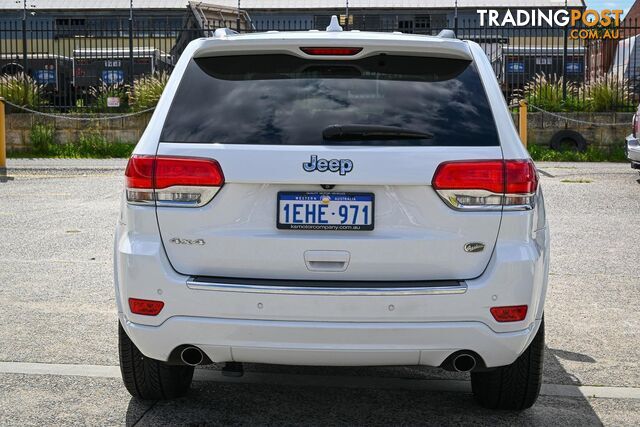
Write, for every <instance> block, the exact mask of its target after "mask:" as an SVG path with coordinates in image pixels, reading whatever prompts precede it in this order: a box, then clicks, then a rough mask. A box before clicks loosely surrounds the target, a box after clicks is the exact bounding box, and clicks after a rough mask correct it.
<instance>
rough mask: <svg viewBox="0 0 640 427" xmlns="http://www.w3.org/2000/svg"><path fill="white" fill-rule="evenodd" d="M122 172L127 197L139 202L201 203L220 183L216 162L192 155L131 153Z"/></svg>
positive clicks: (172, 204) (209, 197)
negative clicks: (125, 179)
mask: <svg viewBox="0 0 640 427" xmlns="http://www.w3.org/2000/svg"><path fill="white" fill-rule="evenodd" d="M125 176H126V178H127V184H126V192H127V201H128V202H129V203H132V204H139V205H148V204H156V205H157V206H180V207H198V206H203V205H205V204H207V203H209V201H210V200H211V199H213V196H215V195H216V193H217V192H218V190H219V189H220V187H222V185H223V184H224V175H223V173H222V169H221V168H220V165H219V164H218V162H216V161H215V160H213V159H203V158H194V157H172V156H139V155H134V156H132V157H131V158H130V159H129V163H128V164H127V169H126V171H125Z"/></svg>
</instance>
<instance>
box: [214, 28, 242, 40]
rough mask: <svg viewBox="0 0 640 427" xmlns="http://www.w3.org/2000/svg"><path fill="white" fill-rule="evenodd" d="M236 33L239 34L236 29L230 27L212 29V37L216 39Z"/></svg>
mask: <svg viewBox="0 0 640 427" xmlns="http://www.w3.org/2000/svg"><path fill="white" fill-rule="evenodd" d="M237 34H239V33H238V32H237V31H234V30H232V29H230V28H218V29H216V30H215V31H214V33H213V37H215V38H217V39H222V38H225V37H227V36H235V35H237Z"/></svg>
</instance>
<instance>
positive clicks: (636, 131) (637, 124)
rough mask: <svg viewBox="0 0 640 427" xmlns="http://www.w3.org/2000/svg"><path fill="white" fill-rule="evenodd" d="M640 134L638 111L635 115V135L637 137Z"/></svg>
mask: <svg viewBox="0 0 640 427" xmlns="http://www.w3.org/2000/svg"><path fill="white" fill-rule="evenodd" d="M638 135H640V120H638V113H636V114H634V115H633V137H634V138H637V137H638Z"/></svg>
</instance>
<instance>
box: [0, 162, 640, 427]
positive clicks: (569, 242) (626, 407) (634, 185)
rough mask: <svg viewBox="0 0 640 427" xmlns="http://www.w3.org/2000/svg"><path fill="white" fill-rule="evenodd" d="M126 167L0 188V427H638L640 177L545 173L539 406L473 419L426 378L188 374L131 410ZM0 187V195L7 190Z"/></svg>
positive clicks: (420, 370)
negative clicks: (119, 315) (123, 327)
mask: <svg viewBox="0 0 640 427" xmlns="http://www.w3.org/2000/svg"><path fill="white" fill-rule="evenodd" d="M124 165H125V163H124V161H121V160H105V161H99V160H16V159H12V160H10V161H9V170H8V174H7V175H8V177H7V178H2V177H1V176H0V425H2V426H4V425H20V426H23V425H88V424H90V425H114V424H115V425H121V424H127V425H134V424H135V425H191V426H200V425H216V424H225V425H226V424H230V425H245V424H250V425H265V424H269V425H294V424H304V425H319V424H323V425H325V424H330V425H352V424H357V425H390V424H393V425H396V424H403V425H420V424H422V425H450V424H454V425H461V424H476V425H512V424H531V425H542V424H544V425H550V424H553V425H557V424H564V425H599V424H605V425H616V426H617V425H640V363H639V362H638V360H640V344H639V343H640V313H639V308H640V304H639V303H638V292H639V291H640V261H639V260H640V244H639V242H640V226H639V225H638V222H637V220H636V219H637V218H638V213H640V175H638V173H637V172H635V171H632V170H631V169H630V168H629V166H628V165H627V164H611V163H601V164H584V163H583V164H579V163H540V164H539V165H538V167H539V169H540V170H541V171H542V185H543V188H544V193H545V197H546V204H547V211H548V216H549V223H550V226H551V237H552V262H551V273H550V289H549V293H548V297H547V305H546V315H545V316H546V335H547V348H546V353H545V371H544V382H545V385H544V386H543V390H542V396H541V398H540V399H539V400H538V402H537V403H536V405H535V406H534V407H533V408H531V409H529V410H526V411H524V412H521V413H512V412H497V413H496V412H491V411H487V410H484V409H482V408H480V407H478V406H477V405H476V404H475V403H474V401H473V398H472V396H471V394H470V386H469V382H468V376H467V375H465V374H453V373H447V372H443V371H441V370H439V369H431V368H424V367H385V368H312V367H309V368H304V367H292V366H269V365H250V366H246V371H247V373H246V375H245V376H244V377H242V378H238V379H234V378H229V377H223V376H221V375H220V373H219V371H218V370H217V369H219V367H217V366H213V367H211V368H208V369H199V370H198V371H197V375H196V379H197V381H195V382H194V386H193V390H192V392H191V393H190V394H189V396H188V397H186V398H183V399H179V400H176V401H170V402H139V401H136V400H135V399H132V398H131V397H130V396H129V395H128V393H127V392H126V390H125V389H124V387H123V385H122V383H121V380H120V378H119V372H118V368H117V365H118V356H117V341H116V333H117V320H116V310H115V304H114V291H113V283H112V250H113V249H112V244H113V230H114V227H115V223H116V217H117V212H118V209H119V196H120V191H121V188H122V183H123V177H122V175H123V169H124ZM3 181H4V182H3Z"/></svg>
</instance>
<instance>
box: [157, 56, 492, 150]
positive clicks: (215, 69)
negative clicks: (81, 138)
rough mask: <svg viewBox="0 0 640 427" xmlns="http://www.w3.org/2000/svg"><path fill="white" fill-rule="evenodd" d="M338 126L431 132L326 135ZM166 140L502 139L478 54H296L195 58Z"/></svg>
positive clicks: (457, 142) (449, 142)
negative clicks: (335, 57) (474, 59)
mask: <svg viewBox="0 0 640 427" xmlns="http://www.w3.org/2000/svg"><path fill="white" fill-rule="evenodd" d="M332 125H382V126H394V127H398V128H402V129H406V130H411V131H416V132H423V133H425V134H429V135H430V137H428V138H423V139H419V138H405V139H393V138H389V137H387V138H384V140H378V141H376V140H371V138H364V139H363V140H357V138H356V139H354V140H350V141H348V142H344V141H341V142H335V141H331V142H330V141H327V140H326V139H324V138H323V130H324V129H326V128H327V127H328V126H332ZM161 141H164V142H196V143H211V142H217V143H226V144H276V145H277V144H293V145H322V144H330V143H331V144H336V143H340V144H343V145H424V146H431V145H436V146H486V145H498V144H499V142H498V136H497V132H496V127H495V123H494V120H493V116H492V114H491V108H490V107H489V103H488V101H487V96H486V94H485V91H484V88H483V86H482V83H481V81H480V78H479V76H478V72H477V70H476V68H475V65H474V64H472V63H471V62H469V61H463V60H452V59H442V58H429V57H411V56H396V55H376V56H373V57H368V58H364V59H359V60H344V61H326V60H311V61H310V60H306V59H302V58H298V57H295V56H291V55H245V56H220V57H209V58H199V59H195V60H192V61H191V63H190V64H189V65H188V67H187V70H186V72H185V75H184V76H183V78H182V81H181V83H180V86H179V88H178V91H177V93H176V95H175V98H174V100H173V104H172V106H171V109H170V111H169V114H168V116H167V119H166V121H165V124H164V129H163V132H162V136H161Z"/></svg>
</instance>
